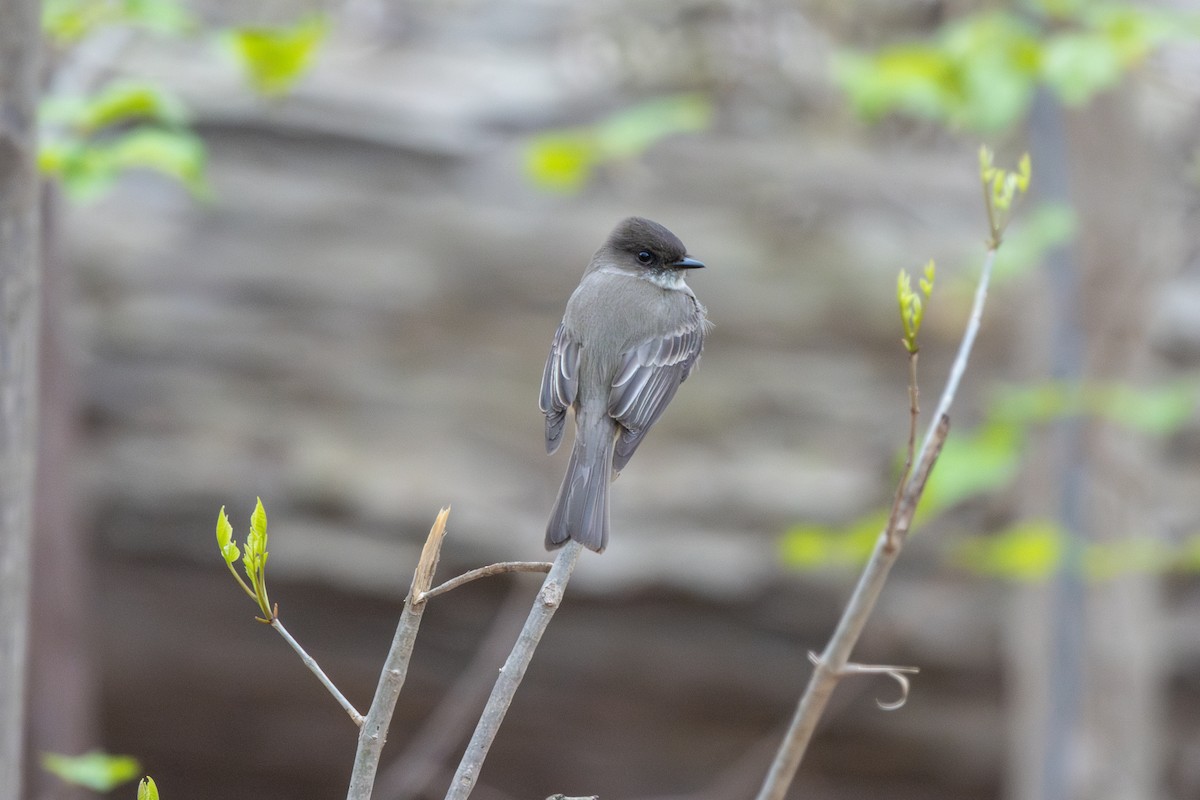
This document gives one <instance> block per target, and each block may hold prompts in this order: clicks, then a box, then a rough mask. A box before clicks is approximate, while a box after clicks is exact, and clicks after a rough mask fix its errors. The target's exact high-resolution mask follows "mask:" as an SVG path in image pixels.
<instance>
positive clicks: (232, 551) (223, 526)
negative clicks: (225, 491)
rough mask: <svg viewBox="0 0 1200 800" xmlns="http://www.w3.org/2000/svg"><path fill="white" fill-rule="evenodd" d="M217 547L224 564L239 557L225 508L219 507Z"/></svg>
mask: <svg viewBox="0 0 1200 800" xmlns="http://www.w3.org/2000/svg"><path fill="white" fill-rule="evenodd" d="M217 547H219V548H220V549H221V556H222V557H223V558H224V559H225V563H226V564H232V563H234V562H235V561H237V560H238V558H239V557H240V556H241V553H240V552H238V546H237V543H236V542H234V541H233V526H232V525H230V524H229V517H228V516H226V514H225V506H221V513H220V514H218V515H217Z"/></svg>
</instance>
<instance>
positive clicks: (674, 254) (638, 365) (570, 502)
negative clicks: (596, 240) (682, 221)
mask: <svg viewBox="0 0 1200 800" xmlns="http://www.w3.org/2000/svg"><path fill="white" fill-rule="evenodd" d="M703 266H704V264H702V263H701V262H699V261H697V260H696V259H694V258H690V257H689V256H688V254H687V248H685V247H684V246H683V242H681V241H679V237H678V236H676V235H675V234H673V233H671V232H670V231H669V230H667V229H666V228H664V227H663V226H662V225H659V224H658V223H657V222H651V221H650V220H648V219H643V218H641V217H630V218H629V219H626V220H623V221H622V222H621V223H620V224H619V225H617V227H616V228H615V229H614V230H613V232H612V233H611V234H610V235H609V237H608V240H607V241H606V242H605V243H604V245H603V246H602V247H601V248H600V249H599V250H597V251H596V255H594V256H592V260H591V262H590V263H589V264H588V266H587V269H586V270H585V271H584V273H583V279H582V280H581V281H580V282H579V286H578V288H576V289H575V292H574V293H573V294H572V295H571V299H570V300H569V301H568V302H567V311H566V313H565V314H564V315H563V321H562V324H560V325H559V326H558V330H557V331H556V332H555V334H554V344H553V345H551V347H550V357H549V358H547V359H546V370H545V372H544V373H543V375H542V396H541V403H540V405H541V409H542V413H543V414H545V415H546V452H547V453H553V452H554V451H556V450H557V449H558V446H559V445H560V444H561V443H562V436H563V427H564V426H565V424H566V419H567V409H568V408H572V409H574V411H575V446H574V447H573V448H572V449H571V460H570V461H569V462H568V464H567V474H566V476H565V477H564V478H563V482H562V487H561V488H560V489H559V490H558V499H557V500H556V501H555V503H554V511H553V512H552V513H551V514H550V522H549V524H548V525H547V526H546V549H548V550H550V549H554V548H556V547H561V546H562V545H563V544H564V543H565V542H566V541H567V540H568V539H574V540H575V541H577V542H579V543H580V544H582V545H583V546H584V547H586V548H588V549H589V550H595V551H596V552H597V553H599V552H603V551H604V548H605V547H606V546H607V545H608V485H609V482H610V481H611V480H612V479H613V478H615V477H616V475H617V473H619V472H620V471H621V470H622V469H624V468H625V465H626V464H628V463H629V459H630V458H632V457H633V453H634V451H635V450H637V448H638V445H639V444H641V443H642V437H644V436H645V435H646V432H647V431H648V430H650V426H652V425H653V424H654V423H655V422H657V421H658V418H659V416H661V415H662V413H663V411H664V410H665V409H666V407H667V404H668V403H670V402H671V398H672V397H674V396H675V391H676V390H677V389H678V388H679V384H681V383H683V382H684V381H685V380H686V379H687V376H688V374H689V373H691V371H692V368H693V367H695V366H696V363H697V362H698V361H699V360H700V351H701V350H702V349H703V348H704V334H705V332H706V330H707V328H708V324H709V323H708V321H707V319H706V315H707V313H708V312H707V311H706V309H705V308H704V306H703V305H701V304H700V301H699V300H697V299H696V295H695V294H693V293H692V290H691V289H690V288H688V285H687V283H686V282H685V281H684V276H685V275H686V273H687V270H690V269H696V268H698V267H703Z"/></svg>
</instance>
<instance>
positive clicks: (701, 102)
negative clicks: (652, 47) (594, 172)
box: [593, 94, 713, 160]
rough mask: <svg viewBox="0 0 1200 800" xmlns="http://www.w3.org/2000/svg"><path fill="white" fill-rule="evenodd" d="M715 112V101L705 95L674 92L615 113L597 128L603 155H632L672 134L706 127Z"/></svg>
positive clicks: (628, 156) (617, 156) (621, 156)
mask: <svg viewBox="0 0 1200 800" xmlns="http://www.w3.org/2000/svg"><path fill="white" fill-rule="evenodd" d="M712 116H713V108H712V103H711V102H709V100H708V98H707V97H705V96H704V95H699V94H683V95H674V96H671V97H662V98H658V99H655V100H651V101H649V102H646V103H640V104H638V105H636V106H633V107H632V108H628V109H625V110H624V111H620V112H618V113H616V114H613V115H612V116H611V117H609V118H608V119H606V120H604V121H602V122H600V123H599V124H598V125H596V126H595V127H594V129H593V130H594V135H595V138H596V146H597V148H598V149H599V151H600V155H601V158H603V159H605V160H610V159H622V158H631V157H634V156H639V155H641V154H642V153H644V152H645V151H646V150H648V149H649V148H650V147H651V146H652V145H654V144H657V143H658V142H659V141H661V140H663V139H665V138H667V137H668V136H673V135H675V134H679V133H695V132H696V131H702V130H705V129H706V128H708V126H709V125H711V124H712Z"/></svg>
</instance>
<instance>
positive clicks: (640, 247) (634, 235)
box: [608, 217, 687, 267]
mask: <svg viewBox="0 0 1200 800" xmlns="http://www.w3.org/2000/svg"><path fill="white" fill-rule="evenodd" d="M608 246H609V247H610V248H611V249H612V250H614V251H616V252H618V253H627V254H629V255H632V256H634V258H635V259H636V257H637V255H638V254H639V253H641V252H643V251H645V252H648V253H650V254H651V255H653V256H654V260H655V264H656V265H657V266H660V267H661V266H665V265H671V264H674V263H675V262H677V261H679V260H680V259H682V258H683V257H684V256H686V255H687V248H686V247H684V246H683V242H681V241H679V237H678V236H676V235H675V234H673V233H671V232H670V231H669V230H667V229H666V228H664V227H663V226H662V225H659V224H658V223H657V222H654V221H652V220H648V219H646V218H644V217H629V218H628V219H624V220H621V222H620V223H618V224H617V227H616V228H614V229H613V232H612V233H611V234H609V237H608Z"/></svg>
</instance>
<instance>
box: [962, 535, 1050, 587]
mask: <svg viewBox="0 0 1200 800" xmlns="http://www.w3.org/2000/svg"><path fill="white" fill-rule="evenodd" d="M1065 552H1066V539H1065V536H1064V534H1063V533H1062V532H1061V531H1060V530H1059V529H1058V527H1057V526H1055V525H1054V523H1052V522H1048V521H1032V522H1023V523H1020V524H1018V525H1015V526H1013V527H1012V528H1009V529H1008V530H1006V531H1003V532H1001V533H998V534H994V535H991V536H980V537H975V538H971V539H965V540H963V541H961V542H959V543H958V544H957V545H956V546H955V548H954V551H953V553H952V560H953V561H955V562H956V563H957V564H959V565H960V566H962V567H964V568H966V569H969V570H971V571H973V572H978V573H980V574H983V575H991V576H995V577H999V578H1008V579H1011V580H1025V581H1034V580H1045V579H1046V578H1048V577H1050V576H1051V575H1053V574H1054V573H1055V571H1057V570H1058V567H1059V564H1061V563H1062V560H1063V555H1064V553H1065Z"/></svg>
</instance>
